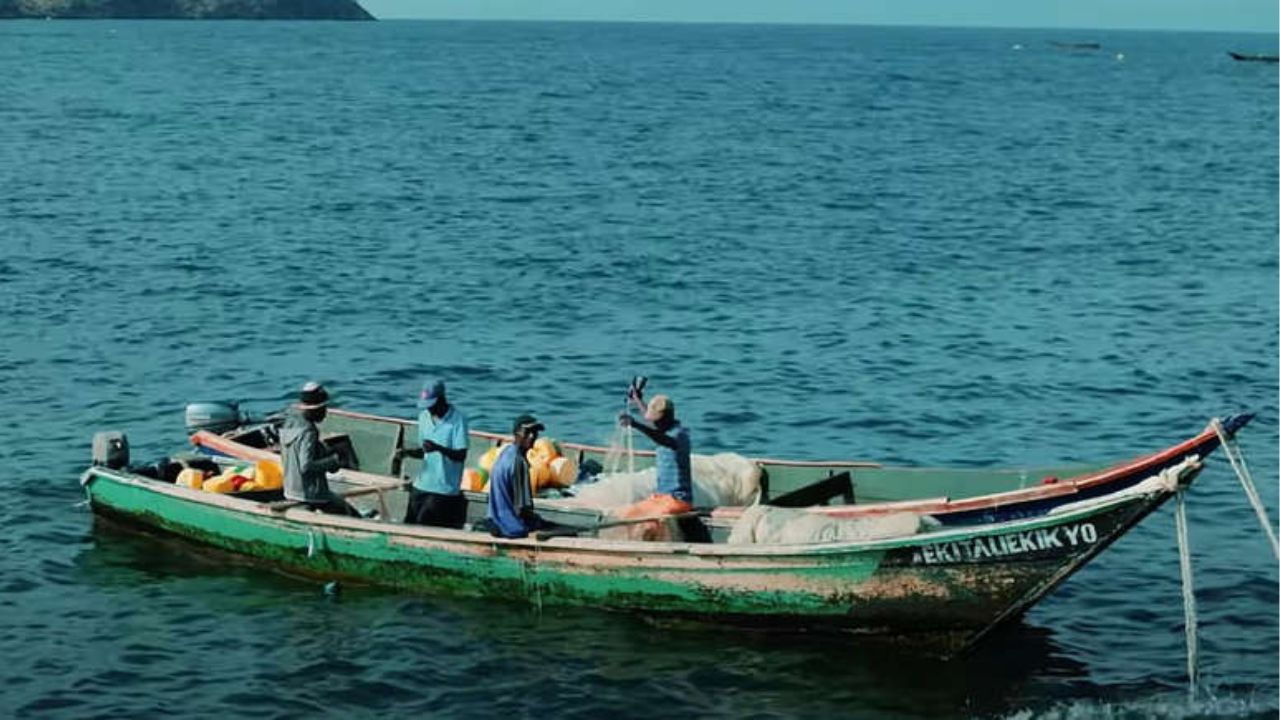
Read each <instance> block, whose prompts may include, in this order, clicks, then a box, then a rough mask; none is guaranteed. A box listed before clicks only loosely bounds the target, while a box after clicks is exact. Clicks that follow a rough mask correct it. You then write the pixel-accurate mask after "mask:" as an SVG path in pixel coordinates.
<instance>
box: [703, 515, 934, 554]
mask: <svg viewBox="0 0 1280 720" xmlns="http://www.w3.org/2000/svg"><path fill="white" fill-rule="evenodd" d="M922 525H923V523H922V521H921V516H919V515H916V514H915V513H909V512H899V513H889V514H886V515H875V516H870V517H865V518H833V517H831V516H829V515H824V514H822V513H813V512H808V511H805V510H802V509H797V508H780V507H773V506H771V505H753V506H751V507H749V508H747V509H746V510H744V511H742V516H741V517H739V518H738V521H737V522H736V523H734V525H733V531H732V532H731V533H729V540H728V542H729V544H730V545H750V544H753V543H757V544H762V545H807V544H811V543H834V542H865V541H870V540H883V539H886V538H894V537H905V536H907V535H915V534H916V533H918V532H920V529H921V527H922Z"/></svg>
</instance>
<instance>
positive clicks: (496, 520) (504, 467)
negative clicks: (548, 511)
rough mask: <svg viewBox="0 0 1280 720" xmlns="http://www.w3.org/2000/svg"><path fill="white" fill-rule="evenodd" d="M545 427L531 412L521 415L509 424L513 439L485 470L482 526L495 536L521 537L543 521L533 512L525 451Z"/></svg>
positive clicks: (542, 525)
mask: <svg viewBox="0 0 1280 720" xmlns="http://www.w3.org/2000/svg"><path fill="white" fill-rule="evenodd" d="M543 430H546V427H545V426H544V425H543V424H542V423H540V422H538V420H537V418H535V417H534V416H532V415H521V416H519V417H517V418H516V420H515V423H514V424H513V425H512V428H511V434H512V435H513V436H514V437H515V442H513V443H511V444H510V445H507V446H506V447H504V448H502V452H500V453H499V454H498V459H497V460H495V461H494V463H493V469H492V470H490V472H489V512H488V516H487V517H486V522H485V526H487V528H488V530H489V533H490V534H492V535H494V536H495V537H505V538H522V537H526V536H528V535H529V533H531V532H533V531H534V530H538V529H539V528H544V527H547V523H546V521H544V520H543V519H542V518H541V517H539V516H538V514H537V513H535V512H534V511H533V489H532V486H531V485H530V484H529V461H528V460H527V459H526V457H525V453H527V452H529V448H531V447H533V443H534V441H536V440H537V439H538V433H540V432H542V431H543Z"/></svg>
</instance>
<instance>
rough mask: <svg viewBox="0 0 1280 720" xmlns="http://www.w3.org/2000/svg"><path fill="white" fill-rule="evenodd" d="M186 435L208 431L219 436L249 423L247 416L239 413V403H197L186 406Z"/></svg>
mask: <svg viewBox="0 0 1280 720" xmlns="http://www.w3.org/2000/svg"><path fill="white" fill-rule="evenodd" d="M186 417H187V434H188V435H190V434H192V433H194V432H196V431H197V430H208V431H209V432H211V433H217V434H219V435H221V434H222V433H225V432H230V431H232V430H235V429H236V428H238V427H240V426H241V425H243V424H245V423H247V422H249V416H248V415H246V414H245V413H242V412H240V404H239V403H231V402H198V403H191V404H190V405H187V415H186Z"/></svg>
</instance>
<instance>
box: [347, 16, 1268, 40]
mask: <svg viewBox="0 0 1280 720" xmlns="http://www.w3.org/2000/svg"><path fill="white" fill-rule="evenodd" d="M370 14H372V13H370ZM374 19H375V20H378V21H380V22H387V21H398V22H403V21H409V22H494V23H596V24H610V25H762V26H785V27H894V28H921V29H941V30H953V29H954V30H1062V31H1067V32H1074V31H1090V32H1097V31H1101V32H1117V31H1118V32H1186V33H1195V32H1201V33H1239V34H1250V35H1278V36H1280V28H1277V29H1273V30H1245V29H1240V28H1235V29H1232V28H1210V29H1205V28H1183V27H1138V26H1128V25H1125V26H1109V27H1082V26H1081V27H1074V26H1065V25H1062V26H1056V25H976V24H975V25H967V24H949V25H929V24H920V23H895V22H866V23H856V22H842V21H798V20H675V19H665V20H647V19H638V18H630V19H618V18H610V19H605V18H514V17H513V18H493V17H490V18H479V17H448V18H446V17H407V16H401V15H388V16H385V17H383V16H376V15H375V16H374Z"/></svg>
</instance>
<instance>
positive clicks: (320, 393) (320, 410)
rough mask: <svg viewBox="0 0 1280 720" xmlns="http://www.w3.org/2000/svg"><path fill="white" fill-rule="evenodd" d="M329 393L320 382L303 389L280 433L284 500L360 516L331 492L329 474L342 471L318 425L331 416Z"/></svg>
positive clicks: (336, 457) (340, 464)
mask: <svg viewBox="0 0 1280 720" xmlns="http://www.w3.org/2000/svg"><path fill="white" fill-rule="evenodd" d="M328 408H329V393H328V392H327V391H326V390H325V389H324V386H323V385H321V384H320V383H318V382H309V383H307V384H306V385H303V386H302V392H301V393H300V394H299V396H298V402H297V404H295V405H294V406H293V408H291V409H290V411H289V413H288V416H287V417H286V418H285V422H284V427H283V428H281V429H280V464H281V465H282V466H283V470H284V496H285V498H286V499H288V500H295V501H298V502H303V503H306V504H307V505H309V506H310V507H311V508H313V509H315V510H319V511H321V512H326V513H330V514H333V515H353V516H355V517H360V513H358V512H356V509H355V508H353V507H351V505H349V504H348V503H347V501H346V500H343V499H342V498H340V497H338V496H337V495H335V494H333V491H332V490H330V489H329V479H328V477H326V473H331V472H334V471H336V470H337V469H338V468H340V467H342V461H341V459H339V457H338V455H337V454H336V453H333V452H330V451H329V450H328V449H327V448H325V446H324V444H323V443H321V442H320V430H319V429H318V428H317V427H316V423H319V422H323V421H324V418H325V415H327V414H328Z"/></svg>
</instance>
